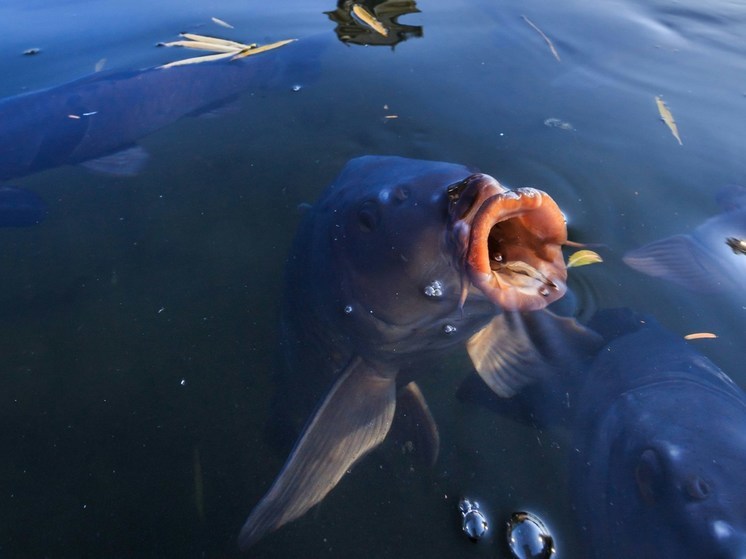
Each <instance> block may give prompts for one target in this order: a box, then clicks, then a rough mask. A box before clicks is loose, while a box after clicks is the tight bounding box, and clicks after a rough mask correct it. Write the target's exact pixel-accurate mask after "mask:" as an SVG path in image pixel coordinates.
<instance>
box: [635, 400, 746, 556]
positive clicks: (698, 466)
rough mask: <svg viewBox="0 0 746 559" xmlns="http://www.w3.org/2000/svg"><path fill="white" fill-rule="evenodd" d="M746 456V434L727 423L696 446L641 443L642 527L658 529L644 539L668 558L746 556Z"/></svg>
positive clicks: (638, 470)
mask: <svg viewBox="0 0 746 559" xmlns="http://www.w3.org/2000/svg"><path fill="white" fill-rule="evenodd" d="M720 409H721V410H722V407H721V408H720ZM727 413H728V412H727V411H726V415H727ZM725 423H727V421H726V422H725ZM742 426H743V423H741V424H740V427H742ZM731 436H732V437H731ZM744 460H746V435H744V433H743V430H742V429H731V428H730V426H729V425H727V424H726V425H723V426H722V432H721V433H717V434H715V436H714V437H712V438H709V439H706V440H701V441H699V444H697V445H687V446H686V447H684V446H680V445H678V444H673V443H671V442H670V441H664V440H662V439H658V440H656V441H651V444H650V445H648V446H647V447H646V448H641V449H640V452H639V454H637V456H636V458H635V464H634V469H633V475H634V485H635V488H636V491H637V496H638V498H639V499H640V502H641V503H642V514H640V515H639V516H638V522H640V525H639V526H638V528H639V530H640V534H642V533H643V531H645V528H648V530H649V528H650V527H652V526H656V528H659V530H658V529H656V530H655V531H656V532H657V536H654V537H653V538H648V536H645V537H644V538H641V539H643V540H647V539H650V540H651V541H649V544H648V545H649V546H650V548H651V549H652V548H656V549H657V550H658V552H660V553H661V555H660V556H665V557H692V558H693V557H723V558H730V557H733V558H735V557H739V558H743V557H746V511H745V510H744V507H743V503H744V498H746V478H745V477H744V475H743V464H744ZM628 536H632V535H631V534H628ZM638 542H639V540H638ZM637 549H638V550H639V548H637Z"/></svg>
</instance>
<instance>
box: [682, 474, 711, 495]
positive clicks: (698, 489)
mask: <svg viewBox="0 0 746 559" xmlns="http://www.w3.org/2000/svg"><path fill="white" fill-rule="evenodd" d="M685 488H686V493H687V495H689V497H691V498H692V499H694V500H695V501H704V500H705V499H707V497H709V496H710V484H709V483H707V482H706V481H705V480H704V479H702V478H701V477H699V476H693V477H691V478H689V479H688V480H687V482H686V485H685Z"/></svg>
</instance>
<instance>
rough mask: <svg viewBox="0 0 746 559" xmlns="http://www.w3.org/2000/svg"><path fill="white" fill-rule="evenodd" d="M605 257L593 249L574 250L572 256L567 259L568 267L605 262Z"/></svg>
mask: <svg viewBox="0 0 746 559" xmlns="http://www.w3.org/2000/svg"><path fill="white" fill-rule="evenodd" d="M603 261H604V259H603V258H601V256H599V254H598V253H597V252H593V251H592V250H579V251H577V252H573V253H572V254H571V255H570V258H568V259H567V267H568V268H577V267H578V266H587V265H588V264H598V263H599V262H603Z"/></svg>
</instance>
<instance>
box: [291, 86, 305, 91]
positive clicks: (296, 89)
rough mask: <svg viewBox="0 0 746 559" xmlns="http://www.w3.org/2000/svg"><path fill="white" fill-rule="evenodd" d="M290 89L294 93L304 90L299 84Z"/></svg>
mask: <svg viewBox="0 0 746 559" xmlns="http://www.w3.org/2000/svg"><path fill="white" fill-rule="evenodd" d="M290 89H292V90H293V91H300V90H301V89H303V86H301V85H298V84H295V85H294V86H293V87H291V88H290Z"/></svg>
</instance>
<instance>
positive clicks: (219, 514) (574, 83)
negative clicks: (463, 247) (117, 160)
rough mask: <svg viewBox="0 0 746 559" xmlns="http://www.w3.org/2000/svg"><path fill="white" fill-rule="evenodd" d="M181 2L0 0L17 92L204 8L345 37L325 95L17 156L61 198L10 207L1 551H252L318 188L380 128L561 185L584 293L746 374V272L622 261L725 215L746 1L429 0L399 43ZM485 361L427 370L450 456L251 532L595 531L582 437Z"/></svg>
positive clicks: (355, 543)
mask: <svg viewBox="0 0 746 559" xmlns="http://www.w3.org/2000/svg"><path fill="white" fill-rule="evenodd" d="M182 4H183V3H181V2H176V1H170V0H169V1H166V2H159V3H153V2H123V1H115V0H109V1H101V2H77V1H74V0H69V1H66V2H56V3H53V2H42V1H35V2H23V3H21V2H17V1H16V0H11V1H10V2H5V3H4V5H3V6H2V7H0V21H3V22H5V23H3V24H2V26H4V27H5V30H4V33H3V36H4V46H5V48H4V49H3V52H2V54H0V74H1V75H3V76H4V79H3V80H2V83H0V95H2V96H3V97H6V96H12V95H16V94H19V93H22V92H25V91H31V90H36V89H40V88H45V87H52V86H55V85H59V84H61V83H63V82H66V81H69V80H72V79H74V78H77V77H80V76H83V75H85V74H87V73H90V72H92V71H93V68H94V66H95V64H96V63H97V62H98V61H100V60H101V59H104V58H105V59H106V63H105V64H106V68H108V69H120V70H122V69H137V68H145V67H148V66H153V65H157V64H161V63H163V62H166V61H170V60H174V59H175V58H177V57H178V56H180V55H181V54H182V53H181V52H179V53H176V52H174V51H173V50H167V49H157V48H155V47H154V45H155V44H156V43H157V42H159V41H168V40H174V39H175V38H176V34H177V33H178V32H179V31H184V30H189V31H195V32H200V33H205V34H215V35H221V36H226V37H230V38H234V39H239V40H244V41H246V42H252V41H258V42H262V43H264V42H270V41H274V40H280V39H284V38H288V37H305V36H310V35H313V34H320V35H321V38H320V39H319V40H318V41H317V42H314V43H313V45H314V48H313V49H310V48H309V52H308V55H307V56H308V61H309V62H308V65H309V67H311V66H312V67H313V68H314V71H313V72H308V73H307V74H302V75H301V78H302V79H301V80H299V82H298V85H300V86H301V89H300V90H299V91H292V89H291V88H289V87H287V86H285V85H283V86H278V87H275V88H271V87H270V88H264V87H262V86H263V85H264V84H262V83H261V80H260V79H258V80H257V85H256V87H250V88H249V89H247V90H246V91H245V92H244V94H243V95H241V96H240V97H239V99H237V101H236V102H235V103H234V104H233V106H232V107H231V109H230V110H227V111H224V112H223V113H219V114H217V115H213V116H212V118H187V119H182V120H179V121H178V122H176V123H174V124H172V125H170V126H168V127H165V128H163V129H161V130H159V131H158V132H156V133H154V134H152V135H149V136H148V137H146V138H143V139H141V140H139V141H138V143H139V144H140V145H142V146H144V147H145V148H146V149H147V150H148V152H149V153H150V155H151V157H150V160H149V163H148V165H147V166H146V167H145V169H144V170H143V171H142V172H141V173H140V174H139V175H138V176H136V177H133V178H121V177H120V178H112V177H108V176H101V175H96V174H94V173H91V172H89V171H87V170H85V169H82V168H80V167H60V168H55V169H50V170H47V171H44V172H40V173H36V174H32V175H29V176H25V177H20V178H17V179H13V180H11V181H8V184H12V185H14V186H19V187H24V188H28V189H30V190H33V191H35V192H37V193H38V194H40V195H41V196H42V197H43V198H44V199H45V200H46V201H47V203H48V205H49V216H48V218H47V220H46V221H45V222H44V223H42V224H41V225H39V226H37V227H34V228H29V229H18V230H12V229H4V230H0V262H2V269H3V271H2V273H0V356H2V359H0V414H2V428H1V429H0V448H2V449H3V457H4V459H3V460H2V462H1V463H0V555H2V556H3V557H55V558H60V557H110V558H111V557H210V558H212V557H215V558H217V557H237V556H238V555H239V554H238V551H237V549H236V544H235V538H236V536H237V534H238V531H239V529H240V527H241V524H242V523H243V521H244V519H245V517H246V515H247V514H248V512H249V511H250V510H251V507H252V506H253V505H254V504H255V503H256V502H257V501H258V499H259V498H260V497H261V496H262V495H263V493H264V492H265V490H266V489H267V487H268V486H269V484H270V483H271V481H272V479H273V478H274V476H275V474H276V473H277V471H278V470H279V468H280V467H281V466H282V463H283V461H284V458H285V456H284V455H283V454H281V453H280V452H279V451H278V450H277V449H276V448H275V447H273V446H272V445H271V444H270V443H269V442H268V441H267V440H265V437H264V428H265V424H266V422H267V421H268V419H269V417H270V415H269V408H268V407H269V395H270V394H271V391H272V373H273V370H274V368H275V358H276V351H277V342H278V339H277V329H276V325H277V310H278V306H279V301H280V297H281V286H280V282H281V275H282V269H283V262H284V258H285V255H286V253H287V250H288V248H289V245H290V241H291V239H292V235H293V232H294V229H295V227H296V225H297V222H298V217H299V215H298V211H297V206H298V205H299V204H300V203H304V202H311V201H313V200H314V199H315V198H316V197H317V196H318V194H319V193H320V192H321V191H322V190H323V189H324V187H325V186H327V185H328V184H329V183H330V181H331V180H332V179H333V178H334V176H335V175H336V173H337V172H338V171H339V170H340V169H341V167H342V166H343V165H344V163H345V162H346V161H347V160H348V159H350V158H352V157H355V156H358V155H362V154H396V155H402V156H409V157H417V158H423V159H435V160H445V161H453V162H458V163H463V164H467V165H470V166H474V167H477V168H479V169H480V170H482V171H484V172H487V173H489V174H492V175H494V176H495V177H497V178H499V179H500V180H501V181H504V182H506V183H507V184H509V185H513V186H524V185H531V186H537V187H540V188H542V189H544V190H546V191H548V192H549V193H550V194H551V195H552V196H553V197H554V198H555V200H556V201H557V202H558V203H559V205H560V207H562V208H563V210H564V211H565V212H566V214H567V216H568V219H569V227H570V232H571V238H572V239H573V240H576V241H580V242H590V243H603V244H605V245H606V247H605V248H604V249H602V250H600V251H599V252H602V253H603V255H604V257H605V262H604V263H603V264H601V265H595V266H589V267H587V268H579V269H576V270H572V271H571V274H570V277H571V283H570V285H571V287H572V288H573V289H574V290H575V291H576V292H577V293H578V299H579V301H580V304H581V305H582V306H583V308H584V309H587V310H588V311H589V312H590V311H592V309H594V308H597V307H605V306H617V305H623V306H631V307H634V308H636V309H638V310H641V311H645V312H649V313H652V314H654V315H655V316H657V317H658V318H659V320H660V321H661V322H663V323H664V324H665V325H666V326H668V327H669V328H671V329H672V330H674V331H675V332H678V333H681V334H686V333H689V332H698V331H709V332H715V333H717V334H718V336H719V337H718V338H717V339H715V340H704V341H701V342H700V343H699V345H698V346H697V347H698V348H699V349H701V351H702V352H703V353H705V354H706V355H708V356H709V357H710V358H712V359H713V360H714V361H715V362H716V363H718V364H719V365H720V366H721V367H722V368H723V369H724V370H725V371H726V372H727V373H728V374H729V375H731V376H732V377H733V378H734V379H735V380H736V381H737V382H739V383H740V384H742V385H743V384H744V383H746V373H744V371H743V366H742V358H743V332H744V327H746V299H745V298H744V294H743V293H742V292H738V293H729V294H726V295H718V296H704V295H694V294H692V293H691V292H689V291H687V290H685V289H683V288H680V287H677V286H672V285H671V284H667V283H664V282H662V281H659V280H655V279H652V278H648V277H647V276H643V275H641V274H639V273H637V272H635V271H633V270H631V269H629V268H628V267H626V266H625V265H624V264H623V263H622V261H621V256H622V254H623V253H624V252H625V251H627V250H629V249H632V248H635V247H637V246H640V245H641V244H644V243H646V242H650V241H652V240H654V239H657V238H661V237H665V236H668V235H672V234H675V233H680V232H685V231H688V230H691V229H693V228H694V227H695V226H696V225H698V224H699V223H701V222H702V221H704V220H705V219H707V218H708V217H710V216H712V215H714V214H715V213H717V211H718V208H717V205H716V203H715V193H716V192H717V190H718V189H719V188H720V187H721V186H722V185H724V184H728V183H740V184H744V183H746V159H744V157H743V151H744V150H743V148H744V145H746V132H745V130H746V129H745V128H744V124H745V123H746V77H745V76H746V41H744V37H746V7H744V6H743V5H740V4H739V3H736V2H728V1H725V0H722V1H718V2H710V3H707V4H706V5H701V3H698V2H693V1H691V2H688V1H687V2H664V1H657V2H632V1H625V2H605V3H595V4H591V3H587V2H579V1H576V2H572V1H562V2H541V1H536V2H528V3H525V2H513V1H506V2H500V3H495V2H487V1H479V2H467V1H455V2H445V1H443V2H440V1H426V0H422V2H419V3H418V4H417V8H419V10H420V13H414V14H410V15H406V16H403V17H401V18H400V23H401V24H407V25H411V26H419V27H421V28H422V37H419V38H410V39H409V40H407V41H404V42H402V43H399V44H398V45H396V47H395V48H390V47H386V46H379V47H374V46H368V47H365V46H359V45H344V44H343V43H341V42H339V41H338V40H337V38H336V35H335V34H334V24H333V23H332V22H331V21H330V20H329V18H328V17H327V15H325V14H324V12H327V11H332V10H334V8H335V6H334V3H333V2H321V1H317V0H313V1H307V2H300V1H298V2H295V1H294V2H284V3H274V2H266V3H264V4H260V3H259V2H238V1H233V0H230V1H228V0H226V1H224V2H221V1H217V2H213V3H211V4H209V5H204V4H199V3H196V2H190V3H189V5H188V6H184V5H182ZM522 15H525V16H527V17H528V18H529V19H530V20H531V21H533V22H534V23H535V24H536V25H537V26H538V27H540V28H541V29H542V30H543V31H544V32H545V33H546V34H547V36H549V37H550V38H551V39H552V41H553V43H554V45H555V47H556V49H557V53H558V55H559V56H560V60H556V59H555V57H554V56H553V55H552V53H551V51H550V50H549V47H548V45H547V44H546V43H545V42H544V40H543V39H542V37H541V36H540V35H539V34H538V33H537V32H536V31H535V30H534V29H532V28H531V27H530V26H529V25H528V24H527V22H526V21H525V20H524V19H523V18H522ZM211 17H218V18H221V19H223V20H225V21H228V22H230V23H231V24H232V25H233V26H234V27H235V29H225V28H222V27H220V26H217V25H216V24H214V23H212V22H211V20H210V18H211ZM318 45H323V48H321V47H319V46H318ZM33 47H39V48H41V49H42V50H41V52H40V54H38V55H36V56H23V55H22V54H21V53H22V52H23V51H24V50H26V49H28V48H33ZM317 48H318V50H317ZM304 56H305V55H304ZM301 61H303V57H301ZM144 95H145V96H146V95H147V94H144ZM658 95H661V96H663V98H664V99H665V101H666V103H667V104H668V106H669V107H670V109H671V111H672V112H673V114H674V116H675V117H676V120H677V122H678V125H679V131H680V133H681V137H682V140H683V145H679V144H678V142H677V141H676V140H675V139H674V137H673V136H672V135H671V133H670V132H669V130H668V129H667V128H666V126H665V125H664V124H663V123H662V122H661V121H660V119H659V115H658V111H657V108H656V103H655V96H658ZM386 115H397V116H398V118H396V119H386V118H385V117H386ZM550 118H551V119H559V120H560V121H563V122H566V123H569V125H568V127H569V128H570V129H564V128H562V127H552V126H547V125H546V124H545V121H546V120H547V119H550ZM0 126H2V123H0ZM468 372H469V367H468V362H467V361H466V359H465V357H464V356H463V355H460V354H456V355H454V357H453V360H452V361H451V362H448V363H444V364H443V365H442V367H440V369H439V370H435V371H433V374H432V376H428V377H427V378H426V379H424V380H423V382H422V386H423V390H424V391H425V393H426V395H427V397H428V401H429V404H430V407H431V409H432V410H433V413H434V415H435V417H436V419H437V421H438V423H439V426H440V429H441V437H442V444H443V448H442V455H441V458H440V460H439V462H438V464H437V465H436V467H435V469H434V470H433V471H425V470H422V469H420V468H419V467H416V466H412V465H411V464H409V462H408V461H407V457H402V455H401V452H400V449H397V448H392V447H390V446H388V447H384V448H383V449H381V450H379V451H376V452H374V453H373V454H371V455H370V456H369V457H368V458H367V459H366V460H365V461H364V462H363V463H361V464H360V465H358V466H356V467H355V468H354V471H353V473H352V474H351V475H349V476H347V477H346V478H345V479H344V480H343V482H342V483H341V484H340V486H339V487H338V488H337V489H336V490H335V491H334V492H332V494H331V495H330V496H329V497H328V498H327V499H326V500H325V501H324V502H323V503H322V504H321V505H320V506H319V507H317V508H316V509H314V510H312V511H311V512H310V513H309V514H308V515H306V516H305V517H304V518H303V519H301V520H300V521H298V522H295V523H293V524H292V525H290V526H287V527H285V528H284V529H282V530H281V531H279V532H278V533H276V534H274V535H272V536H270V537H268V538H267V539H266V540H264V541H263V542H261V543H260V544H259V545H258V546H257V547H256V548H254V549H253V550H252V553H251V554H250V556H252V557H284V558H287V557H350V556H353V555H356V556H360V557H425V556H427V557H452V556H461V557H466V556H470V555H471V556H479V557H495V556H499V555H498V547H497V540H499V539H500V535H501V532H500V529H499V528H498V527H499V525H500V523H501V522H502V519H503V518H504V517H505V516H506V515H507V514H509V513H510V512H512V511H513V510H517V509H525V508H528V509H530V510H534V511H535V512H538V513H540V514H542V516H543V517H544V518H545V520H547V521H548V523H549V524H550V526H551V527H552V529H553V530H554V532H555V536H556V538H557V540H558V542H559V549H560V553H561V556H562V557H568V558H569V557H573V556H574V554H573V549H575V547H574V546H575V543H574V540H573V538H574V536H573V535H572V528H571V519H570V518H569V515H568V512H567V510H568V503H567V500H566V494H565V493H566V483H567V482H566V476H565V472H564V467H565V466H564V457H565V452H566V450H567V449H566V445H567V444H568V440H567V437H566V435H567V434H566V433H563V432H561V431H559V432H554V433H547V432H543V431H538V430H537V429H535V428H531V427H526V426H523V425H519V424H516V423H515V422H512V421H510V420H509V419H505V418H499V417H496V416H493V415H491V414H490V413H489V412H487V411H485V410H482V409H473V408H470V407H468V406H465V405H464V404H462V403H460V402H459V401H457V400H456V398H455V397H454V393H455V390H456V388H457V387H458V385H459V384H460V382H461V380H462V379H463V378H464V376H465V375H466V374H468ZM410 466H411V467H410ZM465 492H466V493H467V494H471V495H473V496H474V497H476V498H478V499H479V500H480V501H481V502H482V503H483V505H484V506H485V507H487V510H488V511H489V512H490V515H491V519H492V521H493V524H494V526H495V528H496V530H495V532H494V535H493V538H494V540H493V541H492V542H490V543H487V544H486V545H480V546H473V545H472V544H470V543H469V542H468V541H467V540H466V539H465V538H463V536H462V534H460V533H459V519H458V515H457V513H456V501H457V499H458V497H459V496H460V495H461V494H463V493H465Z"/></svg>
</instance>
